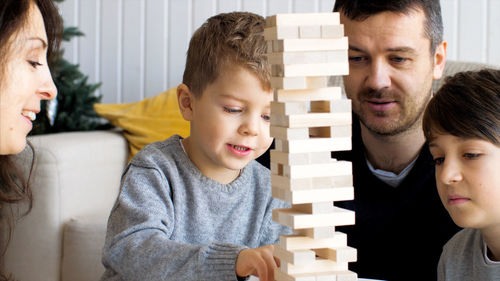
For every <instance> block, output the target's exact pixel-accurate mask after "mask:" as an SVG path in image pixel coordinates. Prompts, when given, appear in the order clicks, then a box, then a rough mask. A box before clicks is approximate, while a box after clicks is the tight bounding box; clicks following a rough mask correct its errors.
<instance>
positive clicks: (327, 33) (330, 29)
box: [320, 24, 344, 38]
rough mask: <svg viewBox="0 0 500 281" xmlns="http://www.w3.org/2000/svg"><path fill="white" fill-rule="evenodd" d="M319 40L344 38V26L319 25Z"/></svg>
mask: <svg viewBox="0 0 500 281" xmlns="http://www.w3.org/2000/svg"><path fill="white" fill-rule="evenodd" d="M320 29H321V38H339V37H343V36H344V25H343V24H334V25H321V28H320Z"/></svg>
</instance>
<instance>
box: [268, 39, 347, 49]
mask: <svg viewBox="0 0 500 281" xmlns="http://www.w3.org/2000/svg"><path fill="white" fill-rule="evenodd" d="M348 48H349V44H348V41H347V37H341V38H327V39H277V40H273V50H272V51H273V53H279V52H306V51H307V52H312V51H333V50H347V49H348ZM267 52H268V53H269V52H270V51H269V50H267Z"/></svg>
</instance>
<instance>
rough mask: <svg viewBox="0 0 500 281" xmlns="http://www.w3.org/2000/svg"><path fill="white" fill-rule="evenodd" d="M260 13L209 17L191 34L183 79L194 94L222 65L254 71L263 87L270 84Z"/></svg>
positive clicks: (198, 92)
mask: <svg viewBox="0 0 500 281" xmlns="http://www.w3.org/2000/svg"><path fill="white" fill-rule="evenodd" d="M264 27H265V20H264V18H263V17H262V16H259V15H256V14H253V13H248V12H233V13H223V14H219V15H216V16H213V17H211V18H209V19H208V20H207V21H206V22H205V23H204V24H203V25H202V26H201V27H200V28H198V30H196V32H195V33H194V34H193V37H192V38H191V41H190V43H189V49H188V52H187V60H186V68H185V70H184V76H183V83H184V84H186V85H187V86H188V87H189V88H190V90H191V92H193V94H194V95H195V96H197V97H199V96H200V95H201V93H202V92H203V90H204V89H205V88H206V87H207V86H208V85H209V84H210V83H213V82H214V81H215V80H216V79H217V77H218V76H219V75H220V74H221V72H222V71H223V70H224V68H225V67H228V66H232V65H236V66H241V67H244V68H245V69H247V70H249V71H250V72H252V73H254V74H255V75H256V76H257V77H258V79H259V80H260V81H261V83H262V87H263V88H264V89H265V90H269V89H270V88H271V85H270V69H269V65H268V62H267V57H266V48H267V47H266V42H265V40H264V36H263V32H264Z"/></svg>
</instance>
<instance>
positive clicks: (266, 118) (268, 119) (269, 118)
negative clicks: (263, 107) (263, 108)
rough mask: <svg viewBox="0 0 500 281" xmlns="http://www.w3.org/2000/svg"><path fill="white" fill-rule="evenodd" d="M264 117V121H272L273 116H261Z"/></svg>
mask: <svg viewBox="0 0 500 281" xmlns="http://www.w3.org/2000/svg"><path fill="white" fill-rule="evenodd" d="M261 116H262V119H264V121H271V116H270V115H268V114H263V115H261Z"/></svg>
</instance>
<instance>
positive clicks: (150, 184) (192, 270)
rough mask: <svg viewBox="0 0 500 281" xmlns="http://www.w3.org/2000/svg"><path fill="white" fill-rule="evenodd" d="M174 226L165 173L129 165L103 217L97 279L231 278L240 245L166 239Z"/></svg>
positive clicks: (234, 276) (171, 202)
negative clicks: (105, 225)
mask: <svg viewBox="0 0 500 281" xmlns="http://www.w3.org/2000/svg"><path fill="white" fill-rule="evenodd" d="M174 227H175V214H174V206H173V201H172V199H171V189H170V187H169V183H168V181H167V179H166V178H165V176H164V175H163V174H162V173H160V172H159V171H158V170H155V169H151V168H143V167H136V166H130V167H129V168H128V170H127V171H126V173H125V175H124V177H123V181H122V188H121V192H120V195H119V198H118V201H117V203H116V204H115V206H114V208H113V210H112V212H111V215H110V218H109V221H108V230H107V235H106V242H105V245H104V250H103V264H104V265H105V267H106V273H105V275H104V277H103V279H102V280H108V279H109V280H141V281H142V280H150V281H153V280H167V279H168V280H236V273H235V261H236V257H237V255H238V253H239V252H240V251H241V250H242V249H243V248H244V247H242V246H238V245H234V244H229V243H219V242H211V243H209V244H207V245H190V244H185V243H180V242H176V241H172V240H170V239H169V237H170V236H171V233H172V229H173V228H174Z"/></svg>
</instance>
